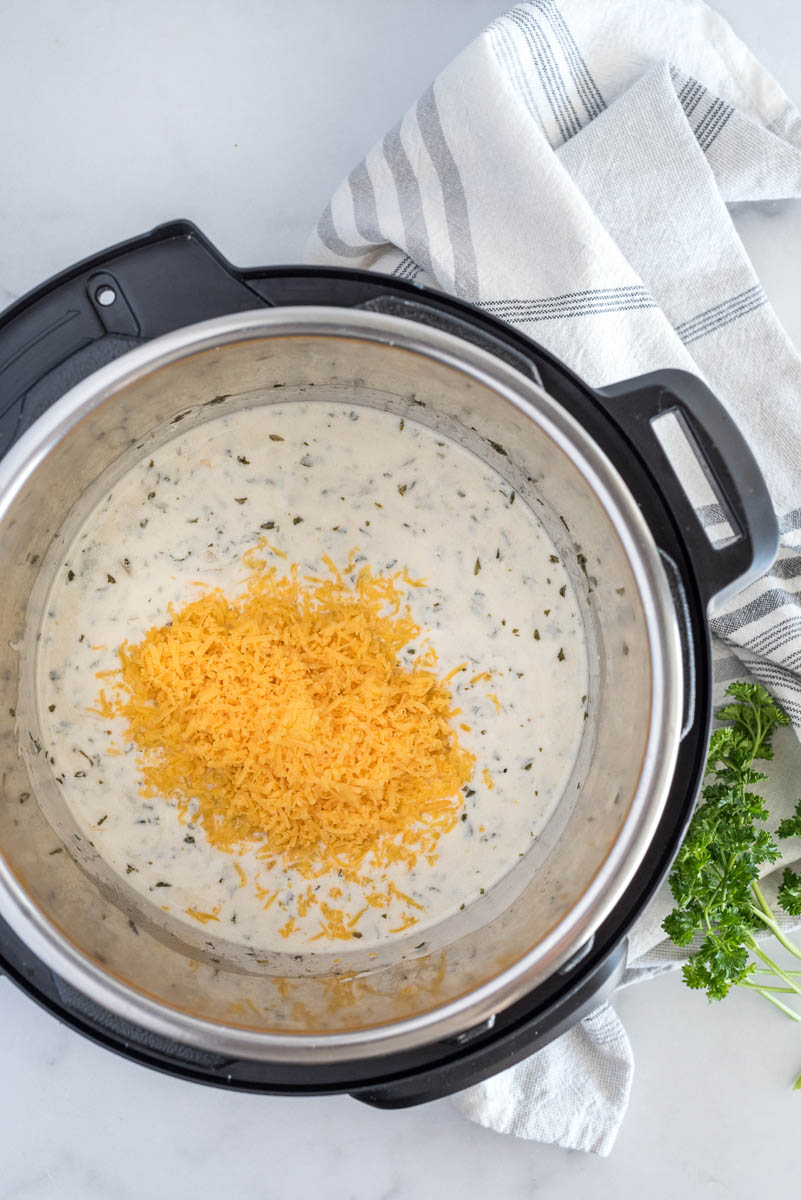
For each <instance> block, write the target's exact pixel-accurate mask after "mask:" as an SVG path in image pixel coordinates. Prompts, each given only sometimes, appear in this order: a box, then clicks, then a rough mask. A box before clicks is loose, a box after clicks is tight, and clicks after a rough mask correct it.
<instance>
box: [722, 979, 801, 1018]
mask: <svg viewBox="0 0 801 1200" xmlns="http://www.w3.org/2000/svg"><path fill="white" fill-rule="evenodd" d="M737 987H750V988H753V989H754V991H755V992H759V994H760V996H764V997H765V999H766V1000H770V1002H771V1004H774V1005H775V1006H776V1008H779V1009H781V1011H782V1012H783V1013H786V1014H787V1016H788V1017H792V1019H793V1020H794V1021H801V1017H800V1016H799V1015H798V1013H797V1012H795V1011H794V1010H793V1009H792V1008H790V1006H789V1005H787V1004H785V1003H784V1001H783V1000H779V998H778V996H773V995H772V994H771V993H770V992H769V991H767V990H766V989H765V988H760V987H757V986H756V985H755V984H753V983H738V984H737ZM789 990H790V989H789V988H782V991H785V992H786V991H789Z"/></svg>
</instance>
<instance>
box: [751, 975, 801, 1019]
mask: <svg viewBox="0 0 801 1200" xmlns="http://www.w3.org/2000/svg"><path fill="white" fill-rule="evenodd" d="M771 974H772V972H771ZM737 987H744V988H751V990H752V991H754V992H787V993H788V995H793V996H795V995H797V992H796V990H795V988H789V987H779V986H778V985H776V984H772V983H749V981H748V980H747V979H741V980H740V982H739V983H738V984H737ZM794 1015H795V1016H796V1019H797V1020H799V1021H801V1017H799V1016H798V1014H794Z"/></svg>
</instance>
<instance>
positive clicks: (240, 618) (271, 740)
mask: <svg viewBox="0 0 801 1200" xmlns="http://www.w3.org/2000/svg"><path fill="white" fill-rule="evenodd" d="M258 548H259V549H262V550H263V549H265V548H266V549H267V550H270V551H272V547H270V546H269V544H268V543H267V542H266V540H262V541H261V542H260V543H259V546H258ZM244 562H245V564H246V566H247V567H248V569H249V570H250V572H251V573H250V576H249V578H248V580H247V583H246V587H245V590H244V591H243V592H242V593H241V594H240V595H238V596H236V597H234V598H229V597H228V596H226V595H225V594H224V593H223V592H222V591H220V590H219V589H216V590H212V591H208V592H206V593H204V594H202V595H200V596H199V598H198V599H195V600H193V601H191V602H190V603H188V604H186V605H185V606H184V607H183V608H181V609H179V610H176V609H174V608H171V609H170V613H169V621H168V622H167V623H166V624H164V625H162V626H158V627H155V626H154V627H153V628H151V629H149V630H148V631H147V633H146V634H145V636H144V637H143V639H142V640H141V641H140V642H139V643H138V644H136V645H131V644H128V643H123V644H122V646H121V647H120V649H119V658H120V669H119V671H118V673H117V677H116V678H115V679H114V680H113V682H112V683H111V685H110V686H108V685H107V688H108V690H107V691H101V693H100V701H99V704H98V708H97V711H98V712H99V713H100V714H101V715H102V716H104V717H109V716H119V717H122V718H124V720H125V721H126V722H127V726H128V729H127V733H128V737H129V739H131V740H132V741H133V742H134V743H135V745H136V746H137V748H138V750H139V752H140V756H141V757H140V765H141V770H142V776H143V780H144V784H143V794H144V795H145V796H146V797H153V796H161V797H164V798H166V799H170V800H174V801H176V802H177V804H178V806H179V810H180V811H181V813H182V815H184V816H191V819H192V820H193V822H196V823H199V824H200V825H201V826H202V828H203V830H204V831H205V834H206V836H207V838H208V840H209V842H210V843H211V844H212V845H214V846H217V847H219V848H221V849H224V850H228V851H234V850H236V849H237V848H238V847H247V846H253V845H254V844H255V845H257V846H258V847H259V848H260V850H261V852H262V853H263V855H264V856H265V857H267V856H271V858H272V859H274V858H280V859H281V860H282V861H283V863H284V864H285V865H288V864H291V865H292V866H293V867H295V868H297V869H299V870H300V871H301V873H302V874H303V875H305V876H306V877H307V878H312V877H314V876H315V875H319V874H320V873H321V872H323V871H325V870H327V869H330V868H336V869H339V870H341V871H343V872H344V874H345V876H346V877H353V873H354V872H357V871H358V870H359V869H360V868H361V867H362V864H363V862H364V860H365V858H366V856H368V855H371V856H372V862H373V864H374V865H376V866H378V867H382V866H386V865H388V864H390V863H392V862H404V863H407V864H409V865H413V864H414V862H415V861H416V859H417V856H418V855H419V854H423V855H425V856H427V857H430V856H431V855H432V854H433V853H434V851H435V847H436V843H437V841H438V839H439V837H440V836H441V835H442V834H443V833H445V832H446V831H447V830H449V829H451V828H452V827H453V826H454V824H455V823H456V820H457V817H458V812H459V808H460V807H461V803H462V797H461V795H460V789H461V788H462V787H463V786H464V784H465V783H466V782H467V781H468V779H469V778H470V776H471V773H472V770H473V766H474V763H475V759H474V756H473V755H472V754H470V753H469V752H468V751H466V750H465V749H464V748H463V747H461V746H460V744H459V741H458V737H457V733H456V731H455V730H454V729H453V728H452V718H453V717H454V715H456V713H458V711H459V710H457V709H454V708H453V704H452V697H451V693H450V691H449V688H448V681H449V680H450V679H452V678H453V676H454V675H456V674H457V673H459V672H460V671H463V670H465V669H466V664H459V665H457V666H456V667H454V668H453V670H451V671H450V672H449V673H448V674H447V675H446V676H445V677H444V678H442V679H441V678H439V677H438V676H437V674H436V673H435V671H434V670H433V668H434V667H435V665H436V654H435V653H434V651H433V648H432V647H431V646H428V648H427V650H426V651H425V653H424V654H420V655H418V656H417V658H416V660H415V661H414V662H413V663H412V664H409V663H408V662H406V661H401V658H400V651H401V650H402V649H403V648H404V647H405V646H407V645H408V643H409V642H410V641H412V640H414V639H415V638H417V637H418V636H419V635H420V633H421V631H420V629H419V627H418V626H417V625H416V624H415V622H414V621H413V620H412V618H411V616H410V612H409V609H408V606H407V605H406V604H405V603H404V592H403V588H409V587H419V586H422V581H420V580H413V579H411V578H410V577H409V575H408V573H407V572H405V571H400V572H396V573H394V574H392V575H375V574H373V572H372V571H371V569H370V568H369V567H368V566H362V567H361V569H358V570H357V569H356V568H355V566H354V563H353V555H352V556H351V560H350V561H349V563H348V565H347V568H346V571H345V573H344V574H343V572H341V571H340V570H339V569H338V568H337V566H336V565H335V564H334V563H333V562H332V561H331V560H330V559H325V560H324V562H325V565H326V567H327V569H328V572H329V575H328V576H326V577H324V578H318V577H312V576H306V577H303V578H301V577H300V574H299V571H298V567H297V565H290V566H289V568H288V572H287V573H286V574H279V569H278V568H277V567H275V566H268V565H267V563H266V562H265V561H263V560H262V559H260V558H258V557H257V556H256V553H255V552H250V553H249V554H248V555H246V556H245V559H244ZM281 570H285V567H284V565H282V567H281ZM235 865H236V867H237V872H238V873H239V874H240V877H241V876H243V875H244V872H242V871H241V868H239V867H238V865H237V864H235ZM242 882H243V883H244V879H243V880H242ZM261 898H262V899H263V900H264V902H265V903H264V907H265V908H266V907H269V905H270V904H272V903H273V901H274V900H275V895H269V893H267V892H265V893H264V895H263V897H261ZM403 898H404V900H405V901H409V898H408V897H405V896H404V897H403ZM309 903H311V893H308V894H307V895H306V896H305V897H304V908H305V907H306V906H307V905H308V904H309ZM411 903H413V902H411ZM416 907H419V906H416ZM322 913H323V917H324V922H323V929H324V930H325V933H326V936H328V937H334V938H337V937H342V936H347V937H351V936H352V933H351V929H350V928H348V926H347V925H346V923H345V920H344V918H343V916H342V914H339V913H337V912H336V911H335V910H333V909H332V908H330V907H329V906H328V905H326V904H324V905H323V906H322ZM190 915H192V916H193V917H195V919H197V920H204V919H208V920H213V919H215V918H214V916H213V914H204V913H200V912H198V911H197V910H195V911H193V912H192V913H191V914H190ZM360 915H361V914H360ZM293 929H294V920H290V921H288V922H287V924H286V926H284V927H283V928H282V929H281V933H282V935H283V936H284V937H289V936H290V935H291V933H292V932H293Z"/></svg>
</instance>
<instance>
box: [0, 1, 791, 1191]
mask: <svg viewBox="0 0 801 1200" xmlns="http://www.w3.org/2000/svg"><path fill="white" fill-rule="evenodd" d="M590 2H592V3H598V2H600V0H587V3H590ZM502 8H503V4H502V2H501V0H436V3H435V2H434V0H404V3H403V4H401V3H397V2H396V0H335V2H333V0H72V2H71V3H70V4H64V3H61V2H60V0H36V2H35V3H29V2H28V0H0V111H2V113H3V114H4V116H3V120H2V121H0V164H2V166H0V307H2V306H4V305H5V304H6V303H8V302H10V301H11V300H12V299H14V298H15V297H16V296H18V295H20V294H21V293H23V292H24V291H26V290H27V289H28V288H30V287H32V286H34V285H35V284H37V283H39V282H40V281H42V280H43V279H45V278H47V277H48V276H49V275H51V274H52V273H53V272H54V271H57V270H60V269H61V268H63V267H66V266H68V265H69V264H71V263H73V262H74V261H76V260H77V259H80V258H82V257H83V256H85V255H87V254H90V253H92V252H93V251H96V250H99V249H101V248H103V247H104V246H107V245H110V244H112V243H114V242H116V241H119V240H121V239H123V238H126V237H130V236H132V235H133V234H136V233H139V232H142V231H144V230H146V229H148V228H149V227H151V226H153V225H156V224H158V223H159V222H162V221H164V220H167V219H170V218H174V217H189V218H191V219H193V220H194V221H196V222H197V224H198V225H199V226H200V227H201V229H203V230H204V231H205V233H206V234H207V235H208V236H209V237H210V238H211V239H212V240H213V241H215V242H216V244H217V245H218V246H219V248H220V250H221V251H222V252H223V253H224V254H226V255H227V256H228V257H229V258H230V259H231V260H232V261H234V262H235V263H238V264H241V265H246V266H248V265H256V264H263V263H269V262H281V261H284V262H286V261H297V260H299V259H300V257H301V253H302V247H303V241H304V238H305V236H306V233H307V231H308V230H309V228H310V227H311V225H312V223H313V222H314V220H315V219H316V217H317V215H318V213H319V211H320V210H321V208H322V206H323V205H324V203H325V201H326V200H327V198H328V196H329V193H330V192H331V190H332V189H333V187H334V186H335V185H336V184H337V183H338V182H339V180H340V178H341V177H342V176H343V174H345V173H346V172H347V170H348V169H349V168H350V167H351V166H352V165H353V163H354V162H356V161H357V160H358V159H359V158H360V157H361V155H362V153H363V152H364V150H365V149H366V148H367V147H368V146H370V145H371V144H372V142H373V141H374V140H375V139H376V138H377V137H379V136H380V135H382V134H383V133H384V132H385V130H386V129H387V128H388V127H389V126H390V125H391V124H392V123H393V122H394V120H395V119H396V118H397V116H398V115H399V114H400V113H401V112H403V111H404V109H405V108H406V107H407V105H408V104H409V103H410V102H411V101H412V100H414V99H415V98H416V96H417V95H418V93H419V92H420V91H421V90H422V89H423V88H424V87H425V86H426V85H427V84H428V83H429V81H430V79H431V78H432V77H433V76H434V75H435V74H436V72H437V70H438V69H439V68H440V67H441V66H442V65H444V64H445V62H447V60H448V59H449V58H450V57H451V56H452V55H453V54H454V53H455V52H456V51H458V50H459V49H460V48H461V46H462V45H463V44H465V43H466V42H467V41H468V40H469V38H470V37H471V36H472V35H473V34H474V33H475V32H477V31H478V30H479V29H480V28H481V27H482V25H483V24H485V23H486V22H487V21H488V20H489V19H490V18H491V17H493V16H494V15H496V14H497V12H499V11H501V9H502ZM717 8H718V9H719V10H720V11H721V12H722V13H723V14H724V15H725V16H726V17H727V18H728V19H729V20H730V21H731V23H732V24H733V25H734V27H735V29H736V30H737V31H738V32H739V33H740V34H741V35H742V36H743V37H744V38H745V40H746V41H747V42H748V43H749V44H750V46H751V47H752V49H753V50H754V51H755V52H756V53H757V54H758V55H759V57H761V58H762V59H763V61H764V62H765V63H766V64H767V66H768V67H769V68H770V69H771V70H772V71H773V73H774V74H775V75H776V76H777V77H778V78H779V80H780V81H781V82H782V83H783V85H784V87H785V88H786V90H787V91H788V92H789V93H790V94H791V95H793V96H794V98H795V100H796V101H800V100H801V75H799V62H801V58H799V52H800V51H801V6H799V5H798V4H797V0H760V3H759V4H758V5H755V4H752V3H751V2H750V0H718V3H717ZM736 221H737V224H738V227H739V228H740V230H741V232H742V235H743V237H744V239H745V241H746V244H747V246H748V248H749V250H750V252H751V254H752V256H753V258H754V261H755V263H756V266H757V269H758V271H759V272H760V274H761V276H762V278H763V282H764V285H765V288H766V290H767V292H768V294H769V296H770V298H771V299H772V300H773V302H774V304H775V305H776V308H777V309H778V311H779V314H780V316H781V317H782V318H783V320H784V322H785V324H786V326H787V328H788V330H789V331H790V333H791V335H792V336H793V337H794V338H795V339H796V341H798V342H801V305H800V304H799V302H798V287H797V278H798V264H799V260H801V205H790V204H788V205H760V206H754V207H752V208H749V209H744V210H741V211H740V212H738V213H737V214H736ZM616 1003H617V1007H618V1011H619V1012H620V1014H621V1016H622V1017H623V1019H624V1021H625V1023H626V1026H627V1028H628V1030H629V1032H630V1035H631V1038H632V1042H633V1044H634V1049H635V1053H636V1058H637V1072H636V1077H635V1083H634V1090H633V1094H632V1100H631V1107H630V1110H629V1114H628V1116H627V1119H626V1122H625V1125H624V1128H623V1131H622V1133H621V1135H620V1137H619V1140H618V1143H617V1146H616V1148H615V1150H614V1151H613V1154H612V1156H611V1157H610V1158H609V1159H607V1160H600V1159H596V1158H594V1157H591V1156H585V1155H582V1154H568V1153H566V1152H564V1151H562V1150H559V1149H556V1148H554V1147H546V1146H540V1145H535V1144H531V1143H526V1142H520V1141H514V1140H512V1139H508V1138H502V1137H499V1136H498V1135H496V1134H493V1133H489V1132H487V1131H485V1130H482V1129H478V1128H476V1127H475V1126H473V1125H470V1124H469V1123H468V1122H467V1121H465V1120H464V1119H463V1118H462V1117H460V1116H459V1114H458V1113H457V1112H456V1111H455V1110H454V1109H453V1108H452V1107H451V1105H450V1104H449V1103H448V1102H447V1101H443V1102H439V1103H436V1104H433V1105H429V1106H426V1107H425V1108H422V1109H413V1110H408V1111H405V1112H400V1113H381V1112H375V1111H372V1110H370V1109H367V1108H364V1107H362V1106H361V1105H358V1104H356V1103H355V1102H353V1101H350V1100H348V1099H345V1098H330V1099H328V1098H326V1099H314V1100H283V1099H275V1098H271V1097H257V1096H241V1095H235V1094H225V1093H222V1092H219V1091H215V1090H212V1089H207V1088H203V1087H200V1086H197V1085H193V1084H188V1083H184V1082H181V1081H178V1080H175V1079H171V1078H168V1077H166V1076H161V1075H158V1074H156V1073H154V1072H150V1071H147V1070H145V1069H144V1068H141V1067H138V1066H135V1065H132V1064H131V1063H128V1062H125V1061H123V1060H122V1059H120V1058H117V1057H115V1056H113V1055H111V1054H109V1053H108V1052H106V1051H103V1050H101V1049H99V1048H98V1047H96V1046H94V1045H92V1044H91V1043H89V1042H87V1041H85V1040H83V1039H82V1038H80V1037H78V1036H77V1035H76V1034H74V1033H72V1032H70V1031H68V1030H67V1029H66V1028H64V1027H62V1026H60V1025H59V1024H58V1023H57V1022H56V1021H55V1020H53V1018H51V1017H50V1016H49V1015H47V1014H45V1013H44V1012H41V1011H40V1010H39V1009H38V1008H37V1007H36V1006H35V1005H34V1004H33V1003H31V1002H30V1001H29V1000H27V999H26V998H25V997H24V996H22V995H21V994H20V993H19V992H17V991H16V989H15V988H13V987H12V986H11V985H10V984H9V983H8V982H7V981H0V1014H1V1017H2V1019H0V1064H1V1066H0V1200H11V1198H12V1197H20V1198H24V1200H40V1198H44V1197H48V1198H49V1197H58V1198H59V1200H71V1198H73V1197H76V1198H77V1197H81V1198H85V1200H91V1198H93V1197H102V1198H104V1200H129V1198H131V1200H132V1198H133V1197H139V1196H143V1195H146V1196H154V1197H157V1198H160V1197H169V1198H170V1200H185V1198H186V1200H188V1198H190V1197H191V1198H192V1200H196V1198H197V1197H205V1196H211V1195H215V1194H222V1193H227V1194H231V1195H234V1196H236V1197H237V1200H251V1198H256V1197H259V1198H262V1197H268V1198H272V1197H279V1196H280V1197H284V1196H289V1195H292V1196H297V1197H306V1196H312V1195H321V1194H324V1195H326V1196H327V1197H331V1198H332V1200H346V1198H347V1200H368V1198H369V1200H381V1198H385V1200H389V1198H390V1197H392V1198H393V1200H420V1198H427V1197H449V1196H457V1195H458V1196H460V1197H463V1200H479V1198H484V1197H487V1196H499V1197H503V1198H504V1200H515V1198H516V1197H521V1198H522V1197H524V1196H525V1197H528V1196H534V1195H537V1196H545V1197H555V1196H559V1197H560V1198H563V1200H579V1198H581V1200H583V1198H584V1197H586V1196H587V1195H589V1194H591V1195H592V1196H593V1197H594V1198H595V1200H606V1198H607V1197H609V1198H612V1197H614V1198H615V1200H619V1198H620V1197H628V1196H633V1195H634V1194H635V1189H636V1191H637V1192H639V1191H640V1190H643V1189H645V1190H647V1194H648V1195H649V1197H651V1198H652V1200H663V1198H664V1200H667V1198H668V1197H669V1198H670V1200H673V1198H674V1197H681V1200H691V1198H695V1197H718V1196H719V1197H726V1198H727V1200H731V1198H737V1197H745V1196H753V1195H756V1194H759V1193H764V1192H766V1191H767V1189H768V1188H770V1190H771V1192H772V1193H773V1194H779V1193H780V1192H781V1191H782V1189H783V1188H784V1189H786V1194H794V1192H795V1191H796V1190H797V1187H798V1168H799V1151H798V1147H799V1145H800V1144H801V1143H800V1142H799V1134H798V1130H799V1121H800V1120H801V1095H798V1094H793V1093H792V1092H790V1091H789V1090H788V1083H789V1082H790V1081H791V1080H792V1078H793V1076H794V1074H795V1073H796V1072H797V1071H798V1070H799V1069H801V1036H799V1034H798V1032H797V1027H793V1026H792V1025H791V1023H790V1022H789V1021H786V1020H785V1019H784V1018H782V1017H781V1016H780V1015H779V1014H776V1015H775V1017H774V1016H773V1014H772V1013H770V1012H768V1013H766V1012H764V1011H762V1007H763V1006H762V1005H761V1002H760V1000H759V998H758V997H754V998H753V999H751V998H750V997H748V996H743V997H740V996H737V997H732V998H731V999H730V1000H729V1001H727V1002H726V1003H725V1004H723V1005H721V1006H719V1007H718V1008H717V1009H716V1010H715V1011H714V1012H712V1011H709V1010H708V1007H707V1005H706V1003H705V1001H704V1000H703V999H702V998H700V997H699V996H697V995H694V994H691V993H690V992H688V991H687V990H686V989H685V988H684V987H683V986H682V985H681V982H680V980H679V979H677V978H676V977H675V976H671V977H669V978H662V979H659V980H656V981H654V982H651V983H649V984H646V985H644V986H642V987H640V988H633V989H629V990H628V991H626V992H625V993H623V994H621V995H620V996H619V998H618V1000H617V1002H616Z"/></svg>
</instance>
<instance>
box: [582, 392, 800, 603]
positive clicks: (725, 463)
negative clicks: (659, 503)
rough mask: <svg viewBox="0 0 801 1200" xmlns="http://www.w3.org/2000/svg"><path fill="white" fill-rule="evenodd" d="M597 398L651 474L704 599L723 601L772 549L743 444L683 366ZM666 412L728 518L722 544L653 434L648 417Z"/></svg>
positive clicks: (763, 497)
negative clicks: (715, 539) (677, 425)
mask: <svg viewBox="0 0 801 1200" xmlns="http://www.w3.org/2000/svg"><path fill="white" fill-rule="evenodd" d="M596 396H597V397H598V399H599V401H600V403H601V404H602V406H603V407H604V409H605V410H606V411H607V412H608V413H609V415H610V416H611V417H612V418H613V420H614V421H615V423H616V424H617V425H618V427H619V428H620V429H621V431H622V432H623V434H624V435H625V436H626V437H627V438H628V439H629V441H630V442H631V443H632V445H633V446H634V447H635V449H637V450H638V451H639V452H640V454H641V455H642V457H643V458H644V459H645V460H646V462H648V463H649V464H650V467H651V471H652V473H654V474H655V475H656V476H657V479H658V482H659V486H660V488H661V490H662V491H663V493H664V494H665V497H666V499H667V501H668V505H669V507H670V509H671V511H672V514H673V517H674V519H675V520H676V522H677V523H678V525H679V527H680V529H681V533H682V536H683V538H684V540H685V543H686V545H687V548H688V551H689V553H690V555H691V557H692V560H693V564H694V566H695V572H696V576H697V579H698V584H699V587H700V589H701V592H702V594H703V597H704V600H705V602H706V604H707V605H709V604H710V603H711V602H712V601H713V600H714V601H716V602H717V603H719V604H720V603H722V602H723V601H724V600H725V599H727V598H728V597H729V596H730V595H732V593H734V592H735V591H739V590H740V589H741V588H743V587H745V586H746V585H747V584H749V583H752V582H753V581H754V580H755V579H758V578H759V576H760V575H763V574H764V573H765V572H766V571H767V570H768V568H769V567H770V565H771V563H772V562H773V560H774V558H775V557H776V551H777V549H778V544H779V530H778V525H777V523H776V516H775V513H774V511H773V506H772V504H771V501H770V496H769V495H768V490H767V487H766V486H765V481H764V479H763V477H762V473H761V471H760V469H759V467H758V466H757V462H756V459H755V458H754V456H753V454H752V453H751V449H750V447H749V445H748V443H747V442H746V440H745V438H744V437H743V435H742V433H741V432H740V430H739V429H738V428H737V426H736V424H735V423H734V421H733V420H732V419H731V417H730V416H729V414H728V413H727V412H726V409H725V408H724V407H723V405H722V404H721V403H720V401H719V400H718V399H717V397H716V396H715V395H714V394H713V393H712V392H711V391H710V390H709V388H708V387H707V386H706V384H704V383H702V382H701V380H700V379H698V378H697V377H696V376H695V375H691V374H690V373H689V372H687V371H676V370H664V371H653V372H652V373H651V374H648V375H641V376H639V377H638V378H637V379H628V380H626V381H625V382H623V383H617V384H613V385H612V386H611V387H606V388H602V389H599V390H598V391H597V392H596ZM668 413H674V414H675V415H676V417H677V419H678V420H679V423H680V425H681V428H682V430H683V432H684V433H685V435H686V436H687V439H688V441H689V443H690V445H691V447H692V448H693V450H694V452H695V455H696V458H697V460H698V463H699V465H700V467H701V468H702V470H703V471H704V474H705V475H706V478H707V479H708V481H709V483H710V485H711V487H712V490H713V491H714V493H715V496H716V498H717V500H718V502H719V504H720V505H721V507H722V508H723V510H724V512H725V513H726V515H727V517H728V519H729V523H730V525H731V527H732V530H733V533H734V537H733V538H732V539H731V540H730V541H728V542H727V543H726V544H725V545H722V546H718V547H715V546H713V545H712V543H711V542H710V540H709V538H708V537H707V534H706V532H705V530H704V527H703V525H702V524H701V521H700V519H699V517H698V514H697V513H696V510H695V508H694V507H693V505H692V503H691V502H690V500H689V499H688V497H687V494H686V492H685V490H684V487H683V486H682V484H681V482H680V480H679V479H678V477H677V476H676V474H675V473H674V470H673V467H672V466H671V463H670V460H669V458H668V456H667V454H666V453H665V451H664V449H663V447H662V444H661V442H660V440H659V438H658V437H657V435H656V432H655V430H654V428H653V422H654V421H655V420H656V418H657V417H661V416H664V415H666V414H668ZM660 468H661V469H660Z"/></svg>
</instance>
